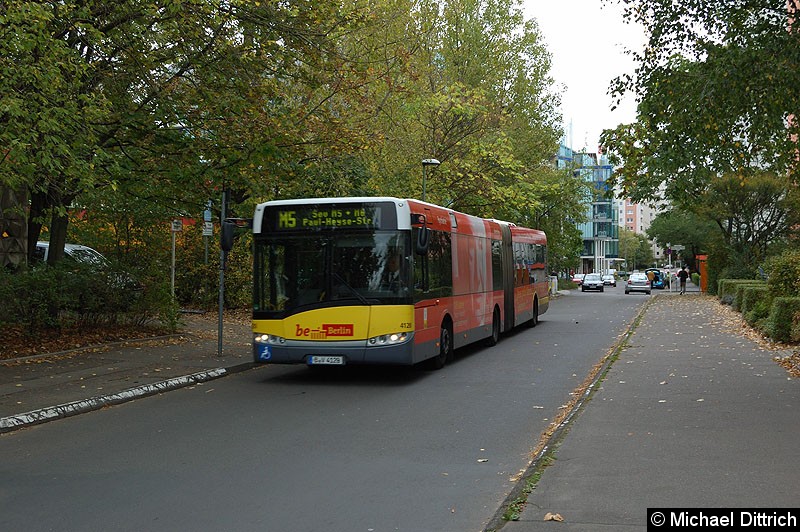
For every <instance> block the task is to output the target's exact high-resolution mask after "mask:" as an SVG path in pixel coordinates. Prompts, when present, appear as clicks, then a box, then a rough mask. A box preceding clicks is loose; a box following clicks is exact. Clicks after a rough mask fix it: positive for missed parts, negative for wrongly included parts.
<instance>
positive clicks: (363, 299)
mask: <svg viewBox="0 0 800 532" xmlns="http://www.w3.org/2000/svg"><path fill="white" fill-rule="evenodd" d="M331 275H333V277H334V279H336V280H337V281H339V282H340V283H341V284H342V285H343V286H344V287H345V288H347V289H348V290H350V291H351V292H352V293H353V295H355V296H356V299H358V300H359V301H360V302H361V303H362V304H363V305H366V306H370V305H372V303H370V302H369V300H368V299H367V298H365V297H364V296H362V295H361V294H359V293H358V290H356V289H355V288H353V287H352V286H350V285H349V284H347V281H345V280H344V277H342V276H341V275H339V274H338V273H336V272H331Z"/></svg>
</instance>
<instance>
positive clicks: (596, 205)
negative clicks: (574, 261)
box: [556, 145, 619, 273]
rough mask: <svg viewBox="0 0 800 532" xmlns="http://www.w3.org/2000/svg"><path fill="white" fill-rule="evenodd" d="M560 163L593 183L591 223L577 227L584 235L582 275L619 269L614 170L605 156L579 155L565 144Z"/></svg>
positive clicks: (588, 201)
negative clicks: (613, 182)
mask: <svg viewBox="0 0 800 532" xmlns="http://www.w3.org/2000/svg"><path fill="white" fill-rule="evenodd" d="M556 164H557V165H558V167H559V168H571V169H572V171H573V172H575V175H579V176H581V177H582V178H583V179H584V180H585V181H586V182H587V183H589V185H590V186H589V191H590V192H589V195H588V197H587V198H586V215H587V216H586V217H587V219H588V221H586V222H583V223H580V224H578V225H577V227H578V229H579V230H580V231H581V233H582V235H583V252H582V253H581V264H580V266H579V267H578V271H579V272H583V273H589V272H601V273H605V272H607V271H608V270H610V269H616V268H617V265H618V263H619V211H618V208H617V200H616V199H615V198H614V193H613V190H611V189H610V188H609V185H608V182H609V179H610V177H611V174H612V172H613V171H614V169H613V167H612V166H611V165H610V164H609V163H608V159H607V157H606V156H605V155H602V154H598V153H585V152H579V153H575V152H573V151H572V150H571V149H570V148H568V147H566V146H565V145H562V146H561V147H560V148H559V153H558V157H557V161H556Z"/></svg>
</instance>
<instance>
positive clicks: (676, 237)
mask: <svg viewBox="0 0 800 532" xmlns="http://www.w3.org/2000/svg"><path fill="white" fill-rule="evenodd" d="M717 231H718V227H717V225H716V224H715V223H714V222H712V221H711V220H709V219H707V218H705V217H701V216H699V215H698V214H697V213H696V212H692V211H687V210H681V209H670V210H668V211H665V212H662V213H660V214H658V216H656V217H655V219H653V221H652V223H651V224H650V227H649V228H648V229H647V236H648V238H650V239H651V240H654V241H656V242H658V243H659V244H661V245H662V246H664V247H666V245H667V243H670V244H673V245H681V246H684V248H685V250H684V251H683V252H681V253H680V255H681V256H682V257H684V259H686V260H687V261H688V262H693V261H694V257H695V256H697V255H699V254H701V253H703V252H705V251H707V250H708V248H709V243H710V242H711V239H712V238H713V237H714V234H715V233H716V232H717ZM673 253H675V252H673ZM676 254H677V253H676Z"/></svg>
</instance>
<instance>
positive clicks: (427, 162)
mask: <svg viewBox="0 0 800 532" xmlns="http://www.w3.org/2000/svg"><path fill="white" fill-rule="evenodd" d="M440 164H442V163H440V162H439V161H438V160H437V159H422V201H425V189H426V186H427V181H428V179H427V176H426V175H425V167H426V166H439V165H440Z"/></svg>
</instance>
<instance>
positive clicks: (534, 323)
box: [528, 298, 539, 327]
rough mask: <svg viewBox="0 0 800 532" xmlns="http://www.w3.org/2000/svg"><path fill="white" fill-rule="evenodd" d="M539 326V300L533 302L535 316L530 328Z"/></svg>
mask: <svg viewBox="0 0 800 532" xmlns="http://www.w3.org/2000/svg"><path fill="white" fill-rule="evenodd" d="M538 324H539V300H538V299H535V298H534V300H533V316H531V319H530V320H529V321H528V327H536V325H538Z"/></svg>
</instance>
